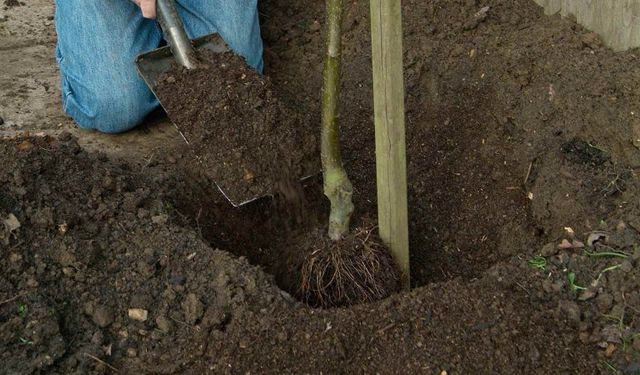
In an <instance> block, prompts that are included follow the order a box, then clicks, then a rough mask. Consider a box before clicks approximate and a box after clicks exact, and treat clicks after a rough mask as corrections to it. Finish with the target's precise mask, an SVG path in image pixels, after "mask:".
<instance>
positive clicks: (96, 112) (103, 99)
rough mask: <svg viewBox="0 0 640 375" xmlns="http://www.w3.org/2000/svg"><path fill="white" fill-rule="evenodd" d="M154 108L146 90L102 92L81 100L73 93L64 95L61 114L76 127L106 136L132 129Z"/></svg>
mask: <svg viewBox="0 0 640 375" xmlns="http://www.w3.org/2000/svg"><path fill="white" fill-rule="evenodd" d="M157 106H158V103H157V101H156V99H155V97H154V96H153V94H152V93H151V92H150V91H149V90H148V89H146V87H145V88H144V89H140V90H122V91H118V90H108V91H107V90H104V91H101V92H96V93H94V95H85V96H83V97H78V95H74V94H73V92H68V93H67V94H66V95H64V109H65V112H66V113H67V114H68V115H69V116H71V117H72V118H73V119H74V120H75V122H76V123H77V124H78V126H79V127H80V128H82V129H94V130H97V131H99V132H102V133H110V134H116V133H122V132H126V131H128V130H131V129H133V128H135V127H136V126H138V125H139V124H140V123H142V121H143V120H144V119H145V117H146V116H147V115H148V114H149V112H151V111H152V110H153V109H154V108H156V107H157Z"/></svg>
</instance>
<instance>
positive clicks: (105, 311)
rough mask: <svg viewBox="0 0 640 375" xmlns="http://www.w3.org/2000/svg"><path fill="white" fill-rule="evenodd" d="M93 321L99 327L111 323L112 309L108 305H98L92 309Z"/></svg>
mask: <svg viewBox="0 0 640 375" xmlns="http://www.w3.org/2000/svg"><path fill="white" fill-rule="evenodd" d="M92 318H93V322H94V323H95V324H97V325H98V326H99V327H101V328H105V327H108V326H109V325H111V323H113V319H114V317H113V311H112V310H111V308H109V307H108V306H102V305H98V306H96V308H95V309H94V311H93V316H92Z"/></svg>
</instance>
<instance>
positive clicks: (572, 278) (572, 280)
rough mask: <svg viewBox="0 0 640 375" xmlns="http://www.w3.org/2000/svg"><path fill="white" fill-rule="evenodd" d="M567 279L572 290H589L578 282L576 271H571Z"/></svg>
mask: <svg viewBox="0 0 640 375" xmlns="http://www.w3.org/2000/svg"><path fill="white" fill-rule="evenodd" d="M567 279H568V280H569V288H570V289H571V291H573V292H577V291H578V290H587V288H585V287H583V286H580V285H578V284H576V274H575V273H574V272H569V274H568V275H567Z"/></svg>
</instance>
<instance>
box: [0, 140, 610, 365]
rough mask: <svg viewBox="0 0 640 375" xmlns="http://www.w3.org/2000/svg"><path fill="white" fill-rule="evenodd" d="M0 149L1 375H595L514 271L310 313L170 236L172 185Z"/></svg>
mask: <svg viewBox="0 0 640 375" xmlns="http://www.w3.org/2000/svg"><path fill="white" fill-rule="evenodd" d="M0 151H1V152H0V155H2V161H3V163H2V165H3V168H2V169H0V181H1V182H2V184H3V186H4V187H5V189H3V191H2V196H1V198H2V199H1V200H0V202H1V205H0V214H1V217H2V218H3V223H4V225H3V231H2V238H3V247H2V250H3V254H2V256H1V257H0V266H1V267H2V269H3V270H4V271H3V272H2V274H1V276H0V277H1V278H2V280H0V281H1V282H0V321H2V325H0V339H1V340H2V341H0V346H1V347H2V348H3V350H2V352H1V353H2V363H3V369H4V370H5V372H6V373H9V374H18V373H19V374H25V373H60V374H74V373H78V374H80V373H81V374H87V373H105V372H106V373H115V372H116V371H119V372H121V373H193V374H199V373H203V372H209V371H211V372H213V373H247V372H258V373H265V372H267V373H282V372H287V373H300V372H310V371H317V370H318V369H321V370H322V371H323V372H328V373H336V372H342V373H353V372H365V373H369V372H375V371H377V372H380V371H382V372H392V371H397V370H401V371H402V372H406V373H411V372H422V371H424V372H428V373H439V372H440V371H442V370H448V371H449V372H450V373H453V374H456V373H493V372H496V371H498V372H502V373H536V372H540V373H548V372H549V371H551V370H553V372H554V373H571V372H572V371H576V372H578V373H581V374H590V373H598V372H599V370H598V367H597V366H598V362H599V360H598V359H597V357H596V356H594V355H592V350H593V349H590V348H589V347H588V346H586V345H583V344H581V343H580V341H579V338H578V335H577V330H576V328H574V324H576V315H575V314H576V313H575V311H572V312H571V314H570V315H567V313H566V312H565V310H563V309H566V308H567V307H566V306H565V304H571V303H573V302H570V301H565V300H566V299H569V298H571V297H569V296H567V295H566V294H565V293H566V292H565V293H562V292H557V293H554V294H549V295H548V294H545V293H543V292H542V291H541V290H542V288H541V287H539V286H538V284H539V283H541V282H542V281H541V280H539V279H538V278H537V277H536V274H535V273H534V272H530V271H527V270H526V267H527V266H526V265H522V264H521V262H513V264H509V263H508V262H507V263H504V264H502V265H500V266H497V267H496V268H494V269H492V270H491V271H490V272H488V273H487V274H486V275H485V277H483V278H482V279H479V280H464V279H456V280H452V281H449V282H444V283H436V284H431V285H430V286H428V287H424V288H420V289H417V290H415V291H414V292H412V293H408V294H405V293H403V294H398V295H395V296H393V297H391V298H389V299H387V300H384V301H381V302H377V303H373V304H364V305H359V306H356V307H352V308H349V309H338V310H324V311H323V310H314V309H311V308H309V307H306V306H305V305H302V304H300V303H297V302H295V300H293V299H292V298H291V297H290V296H289V295H288V294H286V293H284V292H281V291H280V290H279V289H278V288H277V287H276V286H275V284H274V283H273V281H272V278H271V277H269V276H267V275H266V274H264V273H263V272H262V271H261V270H259V269H258V268H257V267H254V266H250V265H249V264H248V263H247V261H246V260H244V259H237V258H234V257H231V256H230V255H229V254H228V253H225V252H221V251H218V250H213V249H211V248H210V247H208V245H207V244H205V243H204V242H203V241H202V240H201V238H200V236H199V235H198V234H197V232H196V231H195V230H192V229H189V228H185V227H182V224H181V220H182V219H181V218H180V214H179V213H178V212H177V211H175V210H174V209H173V208H172V205H171V204H169V203H168V202H170V200H168V198H167V196H166V195H165V194H164V192H163V187H165V186H172V185H174V184H176V183H179V182H177V181H179V179H180V178H179V176H178V175H175V174H173V175H172V174H167V173H165V172H164V171H163V168H161V167H159V166H158V167H154V168H152V169H150V170H144V171H141V170H139V169H138V168H131V167H129V166H127V165H118V164H115V163H113V162H110V161H109V160H106V159H105V158H104V157H102V156H100V155H89V154H87V153H86V152H84V151H82V150H81V149H80V148H79V147H78V146H77V144H76V143H75V141H74V140H72V139H69V138H68V137H65V138H63V139H62V140H59V141H56V140H52V139H46V138H40V139H34V138H31V139H16V140H10V141H3V142H0ZM149 186H154V190H153V191H152V190H151V189H150V188H149ZM519 263H520V265H518V264H519ZM523 271H524V272H523ZM531 306H537V308H536V309H531ZM578 315H579V313H578ZM586 316H589V315H586ZM585 320H586V321H587V322H590V321H589V320H587V319H585ZM594 335H596V336H595V337H598V338H599V337H600V336H599V334H597V333H594ZM478 358H483V359H484V360H483V361H478Z"/></svg>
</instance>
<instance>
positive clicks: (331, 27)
mask: <svg viewBox="0 0 640 375" xmlns="http://www.w3.org/2000/svg"><path fill="white" fill-rule="evenodd" d="M342 14H343V0H327V50H326V56H325V61H324V75H323V76H324V80H323V81H324V82H323V84H324V86H323V90H322V134H321V145H320V147H321V156H322V171H323V177H324V194H325V195H326V196H327V198H329V200H330V201H331V211H330V214H329V237H330V238H331V239H332V240H334V241H337V240H339V239H341V238H342V237H343V236H344V235H345V234H347V233H348V232H349V222H350V220H351V214H352V213H353V202H352V199H351V196H352V195H353V186H352V185H351V181H349V177H348V176H347V173H346V171H345V170H344V167H343V165H342V156H341V154H340V123H339V118H340V116H339V109H338V106H339V101H340V100H339V99H340V70H341V57H342Z"/></svg>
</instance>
